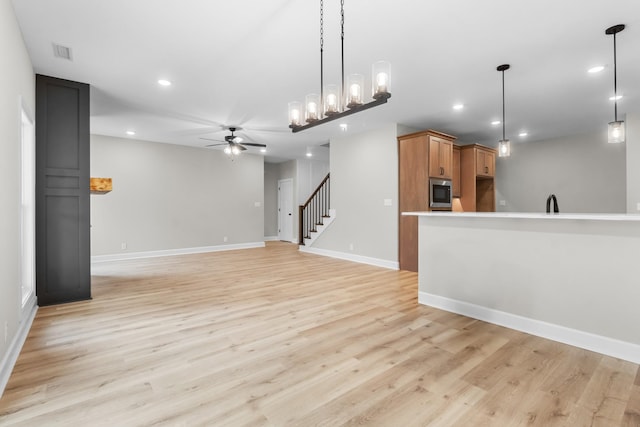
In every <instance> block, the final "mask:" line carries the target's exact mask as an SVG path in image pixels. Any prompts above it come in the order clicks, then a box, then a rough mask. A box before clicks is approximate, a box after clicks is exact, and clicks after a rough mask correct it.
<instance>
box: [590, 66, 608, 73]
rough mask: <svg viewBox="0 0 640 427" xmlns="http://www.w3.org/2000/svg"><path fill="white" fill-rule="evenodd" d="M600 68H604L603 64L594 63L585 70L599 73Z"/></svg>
mask: <svg viewBox="0 0 640 427" xmlns="http://www.w3.org/2000/svg"><path fill="white" fill-rule="evenodd" d="M602 70H604V65H596V66H595V67H591V68H589V69H588V70H587V72H589V73H591V74H593V73H599V72H600V71H602Z"/></svg>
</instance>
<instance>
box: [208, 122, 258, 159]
mask: <svg viewBox="0 0 640 427" xmlns="http://www.w3.org/2000/svg"><path fill="white" fill-rule="evenodd" d="M227 129H229V131H231V135H226V136H225V137H224V141H222V140H220V139H211V138H203V137H201V138H200V139H204V140H207V141H220V143H218V144H209V145H206V147H217V146H220V145H226V147H225V149H224V152H225V153H226V154H227V155H230V156H233V155H238V154H240V153H241V152H242V151H245V150H246V149H247V147H246V146H250V147H263V148H266V145H265V144H257V143H254V142H243V141H244V139H243V138H242V137H240V136H237V135H234V132H236V131H239V130H242V128H240V127H237V126H229V127H228V128H227Z"/></svg>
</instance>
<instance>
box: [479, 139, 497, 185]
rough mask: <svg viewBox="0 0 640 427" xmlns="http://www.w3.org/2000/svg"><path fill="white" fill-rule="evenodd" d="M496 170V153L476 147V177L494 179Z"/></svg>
mask: <svg viewBox="0 0 640 427" xmlns="http://www.w3.org/2000/svg"><path fill="white" fill-rule="evenodd" d="M495 170H496V153H495V151H493V150H491V149H489V148H485V147H482V146H478V145H476V176H479V177H487V178H493V177H494V176H495Z"/></svg>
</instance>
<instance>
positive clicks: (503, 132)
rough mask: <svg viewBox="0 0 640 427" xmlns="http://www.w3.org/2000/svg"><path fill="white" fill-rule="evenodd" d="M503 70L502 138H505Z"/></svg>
mask: <svg viewBox="0 0 640 427" xmlns="http://www.w3.org/2000/svg"><path fill="white" fill-rule="evenodd" d="M504 117H505V114H504V70H502V140H503V141H504V140H505V131H504V128H505V123H504V120H505V119H504Z"/></svg>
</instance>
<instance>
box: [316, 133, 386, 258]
mask: <svg viewBox="0 0 640 427" xmlns="http://www.w3.org/2000/svg"><path fill="white" fill-rule="evenodd" d="M398 132H399V129H398V126H397V125H396V124H387V125H384V126H382V127H380V128H379V129H377V130H373V131H367V132H363V133H360V134H356V135H349V136H344V137H340V138H335V139H332V140H331V153H330V169H331V207H332V208H333V209H335V210H336V219H335V221H334V222H333V224H332V225H331V227H329V228H328V229H327V230H326V231H325V232H324V233H323V234H322V235H321V236H320V237H318V240H317V241H316V243H315V244H314V247H315V248H317V249H319V250H324V251H328V252H333V253H343V254H345V255H347V256H345V258H349V257H350V256H351V257H354V258H356V257H366V258H370V259H374V260H380V261H386V262H387V263H388V262H391V263H397V262H398V149H397V139H396V138H397V136H398ZM385 201H387V204H389V203H390V205H386V204H385Z"/></svg>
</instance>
